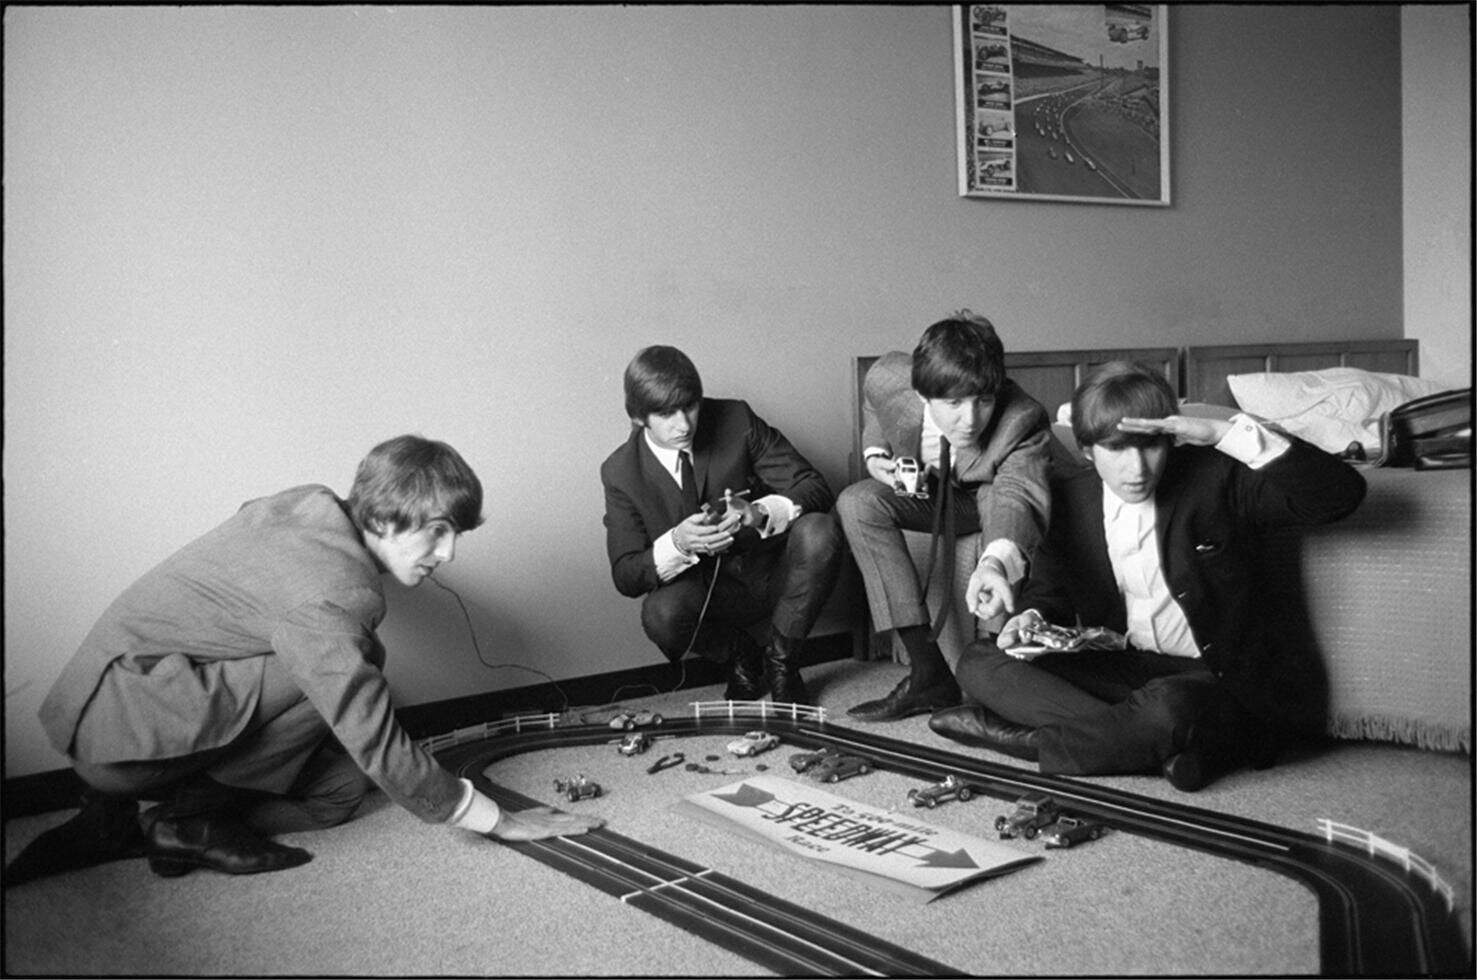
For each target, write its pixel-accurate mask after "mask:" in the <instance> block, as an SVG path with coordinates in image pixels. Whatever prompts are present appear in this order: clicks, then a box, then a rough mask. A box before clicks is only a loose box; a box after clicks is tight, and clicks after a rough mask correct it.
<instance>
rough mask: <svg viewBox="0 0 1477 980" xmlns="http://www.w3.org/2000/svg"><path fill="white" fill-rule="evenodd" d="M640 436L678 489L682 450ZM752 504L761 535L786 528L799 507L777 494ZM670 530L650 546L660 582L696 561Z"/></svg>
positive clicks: (680, 483) (649, 434) (787, 498)
mask: <svg viewBox="0 0 1477 980" xmlns="http://www.w3.org/2000/svg"><path fill="white" fill-rule="evenodd" d="M644 435H645V436H646V445H647V447H648V448H650V449H651V451H652V454H653V455H655V456H656V458H657V462H659V463H661V464H662V468H663V469H665V470H666V471H667V472H668V473H669V474H671V477H672V481H673V482H674V483H676V484H677V486H678V487H679V488H680V487H681V486H682V458H681V453H682V450H679V449H668V448H667V447H666V446H659V445H657V444H656V440H654V439H652V438H651V431H650V430H647V431H646V432H645V433H644ZM753 504H754V506H756V507H758V508H759V509H760V511H761V513H763V514H765V520H764V523H763V525H762V526H760V527H757V528H755V530H757V531H758V532H759V536H760V537H761V538H767V537H770V536H772V535H775V534H783V533H784V532H785V531H787V530H789V527H790V523H791V522H792V521H794V520H795V518H797V517H799V516H800V506H799V505H798V504H796V503H795V502H794V501H793V500H791V499H790V498H789V497H785V496H782V495H780V494H777V493H771V494H766V495H765V496H763V497H760V498H759V499H758V500H755V501H753ZM689 516H690V515H689ZM684 519H685V518H684ZM672 530H673V529H668V530H667V532H666V533H665V534H663V535H662V536H661V537H659V538H657V539H656V540H655V541H653V542H652V545H651V556H652V559H653V560H654V561H655V562H656V574H657V578H659V579H661V580H662V581H663V582H670V581H671V580H672V579H674V578H676V577H677V576H678V575H680V574H681V573H682V572H683V571H685V570H687V569H689V568H691V567H692V566H693V565H696V564H697V563H698V561H699V559H698V556H697V555H692V554H686V553H684V552H683V551H682V549H680V548H678V547H677V543H676V542H675V541H674V540H673V539H672Z"/></svg>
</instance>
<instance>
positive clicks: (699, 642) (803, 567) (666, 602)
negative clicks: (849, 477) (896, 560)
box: [600, 345, 842, 704]
mask: <svg viewBox="0 0 1477 980" xmlns="http://www.w3.org/2000/svg"><path fill="white" fill-rule="evenodd" d="M624 387H625V397H626V415H627V416H628V417H629V418H630V419H631V434H630V436H629V437H628V438H627V439H626V441H625V442H624V443H623V444H622V445H621V446H620V447H619V448H617V449H616V450H615V451H614V452H612V453H611V454H610V456H609V457H608V458H607V459H606V460H605V462H604V463H603V464H601V467H600V482H601V484H602V485H603V486H604V488H605V540H606V550H607V551H608V553H609V557H610V572H611V577H612V579H613V580H614V581H615V587H616V589H617V590H618V591H619V592H620V593H621V594H622V595H627V596H631V597H633V598H635V597H643V598H642V603H641V626H642V628H643V629H644V630H645V632H646V635H647V636H648V637H649V638H650V639H651V641H652V642H653V643H655V644H656V646H657V648H658V649H659V650H661V651H662V653H663V654H664V655H665V656H666V657H667V658H668V659H669V660H671V661H673V662H676V661H678V660H680V659H681V658H682V657H683V656H684V655H686V654H687V653H690V652H692V653H696V654H697V655H699V656H701V657H703V658H705V659H708V660H712V661H715V662H718V663H726V664H727V665H728V688H727V691H726V692H725V697H727V698H728V699H729V700H734V701H757V700H759V699H760V698H762V697H763V696H764V694H765V693H766V692H768V693H769V694H770V696H771V697H772V698H773V700H775V701H785V702H791V703H795V704H809V703H810V694H809V692H808V691H807V690H806V687H805V681H804V679H803V678H802V677H801V676H800V654H801V647H802V646H803V644H804V642H805V637H806V635H807V634H809V632H810V629H811V627H812V626H813V625H814V624H815V621H816V618H817V617H818V616H819V615H820V611H821V607H822V606H824V605H825V602H826V600H827V598H828V597H829V596H830V594H831V590H832V589H833V588H834V586H835V584H836V576H837V575H838V574H839V572H840V569H841V555H842V550H841V549H842V541H841V528H840V526H839V525H838V524H837V522H836V519H835V517H834V516H833V515H832V514H831V513H830V509H831V504H832V495H831V488H830V487H829V485H827V483H826V480H825V478H824V477H823V476H821V474H820V473H819V472H817V471H816V469H815V468H814V467H813V466H811V465H810V463H809V462H808V461H807V460H806V459H805V457H804V456H802V455H800V453H799V452H798V451H797V450H796V449H795V447H794V446H793V445H791V444H790V441H789V440H788V439H786V438H785V437H784V435H783V434H781V433H780V431H779V430H778V429H775V428H773V427H772V426H770V425H769V424H768V423H766V422H765V421H764V420H763V419H761V418H760V417H759V416H757V415H755V414H754V412H753V411H752V410H751V409H750V408H749V406H748V403H746V402H743V401H739V400H736V399H724V398H704V397H703V383H702V379H701V378H700V377H699V375H698V372H697V368H696V367H695V366H694V365H693V363H692V361H691V360H690V359H689V358H688V357H687V355H686V354H684V353H683V352H682V351H680V350H678V349H677V348H675V347H667V346H662V345H657V346H652V347H647V348H644V349H643V350H641V351H640V352H638V353H637V354H636V356H635V357H634V358H633V359H632V360H631V363H630V364H629V365H627V367H626V372H625V379H624ZM761 624H762V628H761V639H760V640H757V641H756V640H755V638H754V637H753V636H752V635H751V634H750V632H749V630H750V629H753V628H756V627H761Z"/></svg>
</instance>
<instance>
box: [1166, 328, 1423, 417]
mask: <svg viewBox="0 0 1477 980" xmlns="http://www.w3.org/2000/svg"><path fill="white" fill-rule="evenodd" d="M1418 344H1419V342H1418V341H1415V340H1348V341H1317V342H1310V343H1294V344H1229V345H1225V346H1210V347H1186V348H1185V388H1184V397H1185V400H1186V401H1192V402H1208V403H1209V404H1212V405H1229V406H1232V407H1235V405H1236V399H1235V397H1234V396H1233V395H1232V394H1231V387H1230V385H1229V384H1227V382H1226V378H1227V376H1229V375H1232V374H1259V373H1263V372H1275V373H1279V374H1285V373H1288V372H1291V371H1317V370H1319V369H1321V368H1330V367H1355V368H1363V369H1364V370H1366V371H1377V372H1380V373H1384V374H1408V375H1411V376H1413V377H1414V376H1418V375H1419V371H1418V370H1417V369H1418V368H1419V366H1420V363H1419V350H1418Z"/></svg>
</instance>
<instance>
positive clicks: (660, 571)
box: [651, 531, 698, 582]
mask: <svg viewBox="0 0 1477 980" xmlns="http://www.w3.org/2000/svg"><path fill="white" fill-rule="evenodd" d="M651 558H652V561H654V562H656V577H657V578H659V579H661V580H662V581H663V582H670V581H672V579H674V578H676V577H677V576H678V575H680V574H681V573H682V572H685V571H686V570H687V569H689V568H691V567H692V566H693V565H696V564H697V563H698V557H697V555H684V554H683V553H682V552H680V551H678V550H677V545H676V543H675V542H674V541H673V540H672V532H671V531H668V532H667V533H666V534H663V535H662V536H661V537H659V538H657V539H656V541H654V542H653V543H652V545H651Z"/></svg>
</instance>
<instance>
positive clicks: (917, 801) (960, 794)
mask: <svg viewBox="0 0 1477 980" xmlns="http://www.w3.org/2000/svg"><path fill="white" fill-rule="evenodd" d="M973 795H974V790H973V789H971V788H970V787H969V785H968V784H967V783H965V782H964V780H962V779H960V778H959V777H958V776H956V775H954V774H953V773H950V774H949V775H947V776H945V777H944V779H943V781H942V782H938V783H934V784H933V785H932V786H924V787H923V788H922V789H918V788H916V787H915V788H913V789H910V790H908V799H909V800H912V801H913V805H914V806H926V807H928V808H929V809H930V810H932V809H933V808H934V807H936V806H938V805H939V804H940V803H942V802H944V801H945V800H953V799H958V800H959V801H960V802H964V801H965V800H968V799H969V798H970V797H971V796H973Z"/></svg>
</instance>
